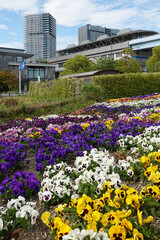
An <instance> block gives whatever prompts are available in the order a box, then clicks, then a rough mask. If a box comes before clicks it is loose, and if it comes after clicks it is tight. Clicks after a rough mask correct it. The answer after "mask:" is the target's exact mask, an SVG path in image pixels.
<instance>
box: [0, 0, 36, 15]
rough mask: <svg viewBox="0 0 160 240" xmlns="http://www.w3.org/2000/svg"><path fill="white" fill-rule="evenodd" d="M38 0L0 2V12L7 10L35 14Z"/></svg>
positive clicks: (0, 0) (1, 0) (2, 0)
mask: <svg viewBox="0 0 160 240" xmlns="http://www.w3.org/2000/svg"><path fill="white" fill-rule="evenodd" d="M38 2H39V1H38V0H27V1H26V0H16V1H15V0H7V1H4V0H0V10H4V9H6V10H9V11H15V12H19V11H22V12H29V13H30V12H32V13H33V12H37V11H38Z"/></svg>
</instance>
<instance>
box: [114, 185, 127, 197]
mask: <svg viewBox="0 0 160 240" xmlns="http://www.w3.org/2000/svg"><path fill="white" fill-rule="evenodd" d="M115 194H116V195H118V197H119V198H120V199H122V200H124V199H125V196H126V193H125V191H124V190H121V189H119V188H117V189H116V190H115Z"/></svg>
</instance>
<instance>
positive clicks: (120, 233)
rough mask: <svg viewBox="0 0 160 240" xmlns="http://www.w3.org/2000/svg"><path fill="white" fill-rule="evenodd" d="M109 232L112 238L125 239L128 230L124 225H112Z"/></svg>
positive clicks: (113, 239)
mask: <svg viewBox="0 0 160 240" xmlns="http://www.w3.org/2000/svg"><path fill="white" fill-rule="evenodd" d="M108 233H109V236H110V239H111V240H117V239H118V240H124V239H125V238H126V230H125V227H124V226H120V225H118V226H112V227H110V229H109V231H108Z"/></svg>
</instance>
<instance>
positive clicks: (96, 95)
mask: <svg viewBox="0 0 160 240" xmlns="http://www.w3.org/2000/svg"><path fill="white" fill-rule="evenodd" d="M81 94H82V96H83V98H84V99H86V100H94V101H103V100H104V97H105V94H104V90H103V88H102V87H101V86H100V85H97V84H95V83H88V84H84V85H83V87H82V92H81Z"/></svg>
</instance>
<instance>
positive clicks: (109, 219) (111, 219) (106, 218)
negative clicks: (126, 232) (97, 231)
mask: <svg viewBox="0 0 160 240" xmlns="http://www.w3.org/2000/svg"><path fill="white" fill-rule="evenodd" d="M118 220H119V218H118V216H117V213H116V212H114V211H113V210H111V211H110V212H107V213H105V214H104V215H103V217H102V220H101V222H102V224H103V226H106V225H107V224H108V223H111V224H115V223H116V222H117V221H118Z"/></svg>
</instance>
